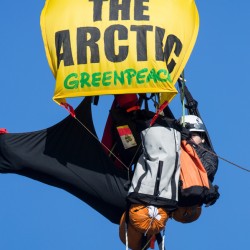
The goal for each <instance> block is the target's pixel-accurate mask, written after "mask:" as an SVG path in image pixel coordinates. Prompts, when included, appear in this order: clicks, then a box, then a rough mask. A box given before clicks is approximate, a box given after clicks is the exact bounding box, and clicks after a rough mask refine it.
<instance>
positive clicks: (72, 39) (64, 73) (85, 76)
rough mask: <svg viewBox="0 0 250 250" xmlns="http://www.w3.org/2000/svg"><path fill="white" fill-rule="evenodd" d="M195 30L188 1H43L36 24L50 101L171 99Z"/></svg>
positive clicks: (193, 10) (195, 13)
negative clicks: (52, 83)
mask: <svg viewBox="0 0 250 250" xmlns="http://www.w3.org/2000/svg"><path fill="white" fill-rule="evenodd" d="M198 27H199V16H198V11H197V8H196V5H195V1H194V0H102V1H101V0H46V3H45V6H44V8H43V11H42V13H41V29H42V36H43V41H44V45H45V50H46V56H47V59H48V62H49V65H50V68H51V70H52V72H53V74H54V76H55V79H56V87H55V93H54V97H53V99H54V100H55V101H56V102H58V103H62V102H65V98H68V97H78V96H93V95H105V94H123V93H164V99H165V100H168V101H171V100H172V98H173V97H174V96H175V95H176V93H177V90H176V89H175V87H174V84H175V82H176V81H177V79H178V77H179V75H180V74H181V72H182V71H183V69H184V67H185V65H186V63H187V61H188V58H189V56H190V54H191V52H192V49H193V47H194V44H195V41H196V37H197V34H198Z"/></svg>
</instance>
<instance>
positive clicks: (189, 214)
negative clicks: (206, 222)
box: [172, 206, 202, 223]
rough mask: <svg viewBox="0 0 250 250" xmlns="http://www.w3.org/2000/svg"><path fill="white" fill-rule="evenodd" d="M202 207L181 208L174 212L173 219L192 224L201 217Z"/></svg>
mask: <svg viewBox="0 0 250 250" xmlns="http://www.w3.org/2000/svg"><path fill="white" fill-rule="evenodd" d="M201 211H202V209H201V207H200V206H192V207H179V208H178V209H177V210H176V211H174V212H173V215H172V216H173V219H174V220H176V221H178V222H182V223H191V222H194V221H196V220H198V218H199V217H200V215H201Z"/></svg>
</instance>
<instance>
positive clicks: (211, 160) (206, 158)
mask: <svg viewBox="0 0 250 250" xmlns="http://www.w3.org/2000/svg"><path fill="white" fill-rule="evenodd" d="M190 144H191V145H192V146H193V148H194V149H195V151H196V153H197V155H198V156H199V158H200V160H201V162H202V164H203V166H204V168H205V169H206V171H207V175H208V179H209V180H210V181H211V182H213V181H214V176H215V174H216V172H217V169H218V164H219V161H218V157H217V156H216V154H215V152H214V151H213V149H212V148H210V147H209V145H208V144H207V143H202V144H200V146H199V145H198V146H197V145H196V144H194V143H192V142H190Z"/></svg>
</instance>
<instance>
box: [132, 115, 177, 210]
mask: <svg viewBox="0 0 250 250" xmlns="http://www.w3.org/2000/svg"><path fill="white" fill-rule="evenodd" d="M159 120H161V121H162V122H163V123H164V122H165V124H164V125H165V126H162V125H159ZM159 120H158V124H157V123H156V124H155V125H154V126H153V127H149V128H147V129H145V130H143V131H142V132H141V137H142V147H143V154H142V155H141V156H140V158H139V160H138V162H137V164H136V168H135V171H134V175H133V178H132V184H131V186H130V189H129V192H128V200H129V201H130V202H132V203H137V204H150V205H154V206H158V207H163V208H165V209H166V210H167V211H173V210H174V209H176V205H177V202H178V182H179V174H180V164H179V155H180V133H179V132H178V131H177V130H176V129H175V128H174V126H173V124H171V123H170V122H169V121H167V120H166V119H165V120H164V119H160V117H159Z"/></svg>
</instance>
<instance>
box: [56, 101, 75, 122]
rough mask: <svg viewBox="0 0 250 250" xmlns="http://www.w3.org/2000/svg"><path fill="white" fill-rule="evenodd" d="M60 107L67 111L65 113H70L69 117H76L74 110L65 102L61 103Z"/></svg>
mask: <svg viewBox="0 0 250 250" xmlns="http://www.w3.org/2000/svg"><path fill="white" fill-rule="evenodd" d="M60 105H61V106H63V107H64V108H65V109H67V111H68V112H69V113H70V115H71V116H73V117H74V118H75V117H76V114H75V110H74V108H73V107H72V106H71V105H69V104H68V103H66V102H65V103H61V104H60Z"/></svg>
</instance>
